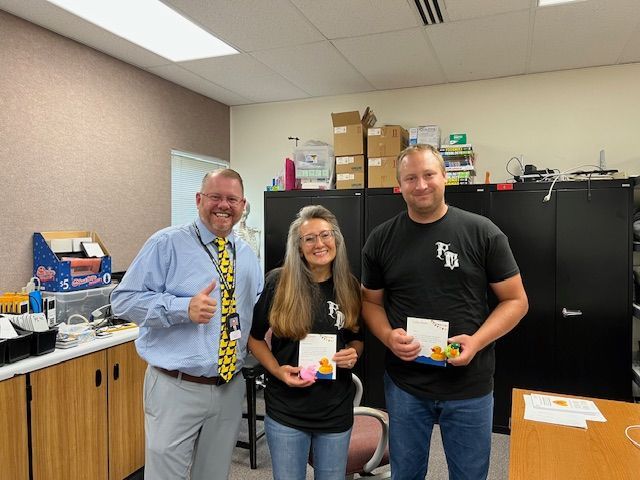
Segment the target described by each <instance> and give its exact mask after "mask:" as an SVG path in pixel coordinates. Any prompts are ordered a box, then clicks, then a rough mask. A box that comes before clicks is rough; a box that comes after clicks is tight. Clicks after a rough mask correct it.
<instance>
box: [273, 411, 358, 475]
mask: <svg viewBox="0 0 640 480" xmlns="http://www.w3.org/2000/svg"><path fill="white" fill-rule="evenodd" d="M264 429H265V432H266V433H267V444H268V445H269V451H270V452H271V464H272V466H273V478H274V480H304V479H305V478H306V476H307V460H308V459H309V449H310V448H311V449H312V451H313V472H314V478H315V479H316V480H344V477H345V472H346V470H347V454H348V451H349V440H350V439H351V429H349V430H347V431H346V432H340V433H310V432H303V431H302V430H296V429H295V428H291V427H285V426H284V425H282V424H281V423H278V422H276V421H275V420H273V419H272V418H270V417H269V416H265V419H264Z"/></svg>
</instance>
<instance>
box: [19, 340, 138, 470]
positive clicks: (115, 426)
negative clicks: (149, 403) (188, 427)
mask: <svg viewBox="0 0 640 480" xmlns="http://www.w3.org/2000/svg"><path fill="white" fill-rule="evenodd" d="M144 369H145V364H144V362H143V361H142V360H140V358H139V357H138V355H137V353H136V351H135V347H134V345H133V342H129V343H126V344H123V345H119V346H115V347H111V348H109V349H107V350H102V351H99V352H96V353H92V354H89V355H85V356H83V357H78V358H75V359H73V360H69V361H66V362H64V363H61V364H58V365H54V366H51V367H48V368H44V369H42V370H38V371H36V372H32V373H31V374H30V385H31V396H32V397H31V398H32V399H31V441H32V452H33V454H32V467H33V480H56V479H60V480H73V479H87V478H90V479H92V480H101V479H104V480H107V478H109V479H112V480H113V479H118V480H121V479H123V478H125V477H127V476H128V475H129V474H131V473H133V472H134V471H135V470H137V469H139V468H140V467H142V466H143V464H144V425H143V408H142V382H143V379H144Z"/></svg>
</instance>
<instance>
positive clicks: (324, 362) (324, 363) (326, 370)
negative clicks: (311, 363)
mask: <svg viewBox="0 0 640 480" xmlns="http://www.w3.org/2000/svg"><path fill="white" fill-rule="evenodd" d="M331 372H333V366H332V365H331V364H330V363H329V359H328V358H327V357H322V358H321V359H320V368H319V369H318V373H322V374H323V375H328V374H330V373H331Z"/></svg>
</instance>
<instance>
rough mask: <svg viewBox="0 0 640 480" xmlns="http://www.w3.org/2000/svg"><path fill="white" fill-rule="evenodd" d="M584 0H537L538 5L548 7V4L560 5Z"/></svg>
mask: <svg viewBox="0 0 640 480" xmlns="http://www.w3.org/2000/svg"><path fill="white" fill-rule="evenodd" d="M584 1H586V0H538V6H539V7H548V6H549V5H562V4H563V3H574V2H584Z"/></svg>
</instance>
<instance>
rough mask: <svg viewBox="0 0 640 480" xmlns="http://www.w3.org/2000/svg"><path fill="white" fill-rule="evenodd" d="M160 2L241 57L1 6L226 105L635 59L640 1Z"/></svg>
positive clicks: (22, 6)
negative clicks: (133, 39) (170, 54)
mask: <svg viewBox="0 0 640 480" xmlns="http://www.w3.org/2000/svg"><path fill="white" fill-rule="evenodd" d="M132 1H135V0H132ZM162 1H164V3H166V4H167V5H169V6H171V7H173V8H174V9H175V10H177V11H179V12H181V13H182V14H183V15H185V16H186V17H188V18H191V19H192V20H193V21H195V22H196V23H197V24H199V25H200V26H202V27H204V28H205V29H207V30H209V31H210V32H212V33H214V34H215V35H216V36H218V37H219V38H221V39H222V40H224V41H226V42H227V43H229V44H230V45H232V46H233V47H235V48H236V49H237V50H239V51H240V52H241V53H240V54H239V55H233V56H227V57H217V58H211V59H204V60H195V61H188V62H178V63H174V62H171V61H169V60H167V59H165V58H163V57H160V56H158V55H155V54H153V53H151V52H149V51H147V50H144V49H143V48H141V47H138V46H136V45H134V44H132V43H130V42H128V41H126V40H123V39H121V38H119V37H116V36H115V35H113V34H111V33H109V32H106V31H104V30H102V29H100V28H99V27H97V26H95V25H93V24H91V23H88V22H86V21H85V20H82V19H80V18H78V17H75V16H74V15H72V14H70V13H67V12H66V11H65V10H62V9H60V8H58V7H56V6H54V5H52V4H50V3H48V2H47V1H45V0H0V9H3V10H6V11H7V12H10V13H12V14H14V15H17V16H19V17H22V18H24V19H26V20H29V21H31V22H33V23H36V24H38V25H41V26H43V27H45V28H47V29H49V30H52V31H54V32H57V33H59V34H61V35H64V36H65V37H69V38H72V39H74V40H76V41H78V42H80V43H83V44H85V45H88V46H90V47H92V48H95V49H97V50H100V51H102V52H105V53H107V54H109V55H111V56H113V57H116V58H119V59H121V60H123V61H125V62H127V63H130V64H132V65H135V66H138V67H140V68H142V69H144V70H147V71H149V72H151V73H154V74H156V75H158V76H160V77H163V78H165V79H167V80H170V81H172V82H174V83H177V84H179V85H183V86H184V87H186V88H189V89H191V90H194V91H196V92H199V93H201V94H203V95H205V96H207V97H210V98H213V99H215V100H218V101H220V102H222V103H224V104H227V105H244V104H252V103H262V102H273V101H281V100H296V99H303V98H311V97H319V96H325V95H339V94H345V93H358V92H368V91H375V90H389V89H394V88H405V87H416V86H423V85H436V84H441V83H449V82H463V81H469V80H478V79H486V78H496V77H505V76H512V75H522V74H528V73H537V72H547V71H552V70H565V69H573V68H583V67H592V66H600V65H616V64H622V63H632V62H640V0H584V1H580V2H577V3H574V4H567V5H559V6H552V7H543V8H540V7H537V0H438V3H439V5H440V8H441V12H442V17H443V20H444V22H443V23H442V24H436V25H428V26H424V24H423V22H422V19H421V17H420V15H419V14H418V11H417V9H416V6H415V2H414V0H162ZM142 21H143V20H142ZM167 34H168V35H169V34H170V32H167Z"/></svg>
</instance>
